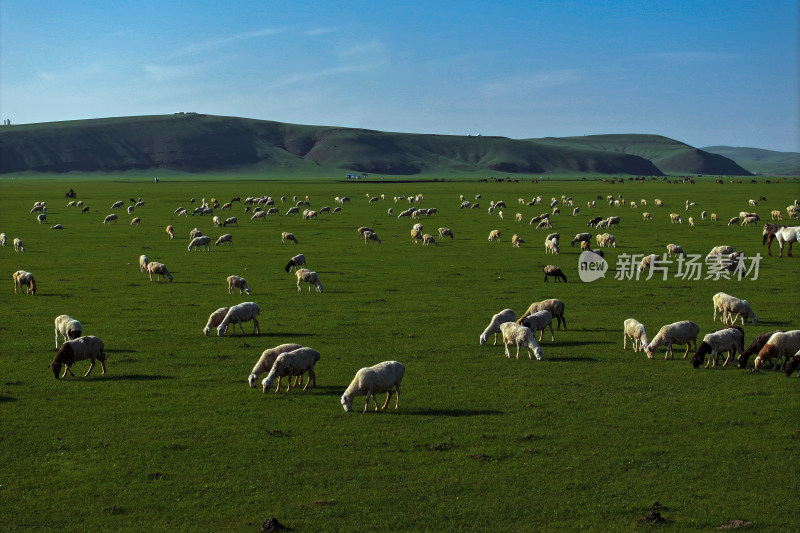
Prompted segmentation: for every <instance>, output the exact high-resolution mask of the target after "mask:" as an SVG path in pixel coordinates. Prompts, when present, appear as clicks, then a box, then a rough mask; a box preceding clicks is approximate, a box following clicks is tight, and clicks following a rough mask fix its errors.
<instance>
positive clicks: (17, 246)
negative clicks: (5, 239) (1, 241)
mask: <svg viewBox="0 0 800 533" xmlns="http://www.w3.org/2000/svg"><path fill="white" fill-rule="evenodd" d="M14 251H15V252H24V251H25V245H24V244H22V239H17V238H15V239H14Z"/></svg>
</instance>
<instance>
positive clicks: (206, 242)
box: [186, 235, 211, 252]
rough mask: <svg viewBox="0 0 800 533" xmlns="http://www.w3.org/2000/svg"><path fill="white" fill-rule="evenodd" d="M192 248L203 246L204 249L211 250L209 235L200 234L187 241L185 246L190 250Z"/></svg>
mask: <svg viewBox="0 0 800 533" xmlns="http://www.w3.org/2000/svg"><path fill="white" fill-rule="evenodd" d="M192 248H203V249H205V250H211V237H207V236H205V235H202V236H200V237H195V238H194V239H192V242H190V243H189V246H188V247H187V248H186V249H187V250H189V251H190V252H191V251H192Z"/></svg>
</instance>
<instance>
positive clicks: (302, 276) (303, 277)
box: [295, 268, 322, 292]
mask: <svg viewBox="0 0 800 533" xmlns="http://www.w3.org/2000/svg"><path fill="white" fill-rule="evenodd" d="M295 275H296V276H297V291H298V292H303V289H301V288H300V283H302V282H304V281H305V282H307V283H308V291H309V292H311V284H312V283H313V284H314V285H315V286H316V287H317V292H322V283H320V281H319V276H317V273H316V272H312V271H310V270H308V269H307V268H301V269H300V270H297V271H295Z"/></svg>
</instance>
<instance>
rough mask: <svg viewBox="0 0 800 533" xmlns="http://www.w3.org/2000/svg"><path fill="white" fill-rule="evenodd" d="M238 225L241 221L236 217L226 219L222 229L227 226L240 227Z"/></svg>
mask: <svg viewBox="0 0 800 533" xmlns="http://www.w3.org/2000/svg"><path fill="white" fill-rule="evenodd" d="M259 213H261V211H259ZM238 225H239V219H238V218H236V217H229V218H226V219H225V222H223V223H222V227H225V226H238Z"/></svg>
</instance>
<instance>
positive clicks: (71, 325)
mask: <svg viewBox="0 0 800 533" xmlns="http://www.w3.org/2000/svg"><path fill="white" fill-rule="evenodd" d="M59 333H60V334H61V336H62V337H64V342H67V341H71V340H75V339H77V338H78V337H80V336H81V334H82V333H83V326H81V323H80V322H78V321H77V320H75V319H74V318H72V317H71V316H69V315H58V316H57V317H56V320H55V336H56V339H55V343H56V348H55V349H56V350H58V335H59Z"/></svg>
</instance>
